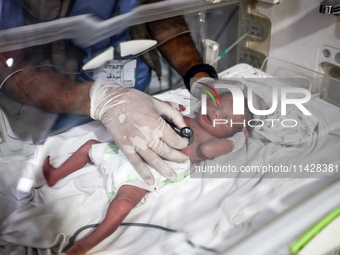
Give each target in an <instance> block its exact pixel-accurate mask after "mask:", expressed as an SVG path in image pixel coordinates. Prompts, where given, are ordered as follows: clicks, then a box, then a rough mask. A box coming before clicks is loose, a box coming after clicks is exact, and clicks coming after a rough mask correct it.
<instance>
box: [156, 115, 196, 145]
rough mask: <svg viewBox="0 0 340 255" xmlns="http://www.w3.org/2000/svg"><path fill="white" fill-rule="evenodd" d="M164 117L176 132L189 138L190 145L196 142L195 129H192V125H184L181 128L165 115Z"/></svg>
mask: <svg viewBox="0 0 340 255" xmlns="http://www.w3.org/2000/svg"><path fill="white" fill-rule="evenodd" d="M163 119H164V120H165V121H166V122H167V123H168V124H169V125H170V127H171V128H172V129H173V130H174V131H175V132H176V134H178V135H179V136H181V137H184V138H187V139H188V145H190V144H192V143H193V142H194V130H192V129H191V128H190V127H184V128H181V129H179V128H178V127H176V126H175V124H174V123H172V122H170V121H169V120H167V119H166V118H164V117H163Z"/></svg>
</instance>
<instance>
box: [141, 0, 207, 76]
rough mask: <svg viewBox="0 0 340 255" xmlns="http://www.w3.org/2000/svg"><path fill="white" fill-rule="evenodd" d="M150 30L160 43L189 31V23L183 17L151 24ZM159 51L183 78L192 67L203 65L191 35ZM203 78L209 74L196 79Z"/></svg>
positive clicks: (164, 45) (186, 34)
mask: <svg viewBox="0 0 340 255" xmlns="http://www.w3.org/2000/svg"><path fill="white" fill-rule="evenodd" d="M147 2H148V3H150V2H159V0H148V1H147ZM148 29H149V33H150V35H151V37H152V38H153V39H155V40H157V42H158V43H160V42H163V41H164V40H166V39H168V38H170V37H172V36H174V35H177V34H180V33H183V32H186V31H189V28H188V26H187V23H186V21H185V19H184V17H182V16H179V17H174V18H169V19H164V20H158V21H155V22H150V23H148ZM158 49H159V51H160V52H161V54H162V55H163V56H164V57H165V58H166V59H167V61H168V62H169V64H170V65H171V66H172V67H174V68H175V70H176V71H177V72H178V73H179V74H180V75H181V76H183V75H185V73H186V72H187V71H188V70H189V69H190V68H191V67H192V66H195V65H198V64H202V63H203V61H202V58H201V57H200V54H199V52H198V51H197V49H196V46H195V44H194V42H193V40H192V38H191V35H190V33H184V34H181V35H178V36H176V37H175V38H174V39H172V40H170V41H167V42H166V43H165V44H163V45H161V46H160V47H159V48H158ZM203 76H204V77H209V75H208V74H207V73H203V72H202V73H200V74H197V76H196V77H197V78H199V77H203Z"/></svg>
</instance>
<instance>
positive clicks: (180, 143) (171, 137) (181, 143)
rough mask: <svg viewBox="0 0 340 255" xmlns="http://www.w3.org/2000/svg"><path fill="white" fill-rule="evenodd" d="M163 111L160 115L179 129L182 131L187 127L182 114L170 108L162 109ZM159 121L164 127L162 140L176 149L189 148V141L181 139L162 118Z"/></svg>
mask: <svg viewBox="0 0 340 255" xmlns="http://www.w3.org/2000/svg"><path fill="white" fill-rule="evenodd" d="M167 106H168V105H167ZM161 109H162V110H161V111H160V115H161V116H164V117H165V118H167V119H168V120H169V121H171V122H172V123H174V124H175V126H176V127H177V128H179V129H181V128H184V127H186V124H185V122H184V119H183V116H182V114H181V113H180V112H178V111H176V110H175V109H173V108H172V107H170V106H169V107H162V108H161ZM159 121H161V122H162V124H161V126H162V127H163V130H162V131H163V134H162V140H163V141H164V142H165V143H166V144H167V145H169V146H170V147H171V148H175V149H184V148H185V147H186V146H188V139H186V138H183V137H180V136H179V135H178V134H177V133H176V132H175V131H174V130H173V129H172V128H171V127H170V125H168V124H167V123H166V122H165V121H164V120H163V119H162V118H161V119H160V120H159Z"/></svg>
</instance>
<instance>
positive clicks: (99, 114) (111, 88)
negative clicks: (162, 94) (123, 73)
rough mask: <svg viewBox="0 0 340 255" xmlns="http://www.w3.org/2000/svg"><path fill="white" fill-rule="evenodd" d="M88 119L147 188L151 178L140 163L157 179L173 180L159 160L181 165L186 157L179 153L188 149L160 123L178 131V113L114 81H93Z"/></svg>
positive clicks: (182, 124)
mask: <svg viewBox="0 0 340 255" xmlns="http://www.w3.org/2000/svg"><path fill="white" fill-rule="evenodd" d="M90 97H91V117H92V118H94V119H96V120H100V121H101V122H102V123H103V124H104V125H105V127H106V128H107V129H108V131H109V132H110V134H111V135H112V137H113V139H114V141H115V143H116V144H117V146H118V147H119V148H120V149H121V150H122V152H123V153H124V154H125V155H126V157H127V158H128V159H129V160H130V162H131V164H132V165H133V166H134V167H135V168H136V170H137V172H138V173H139V175H140V176H141V177H142V178H143V179H144V180H145V181H146V182H147V183H149V184H150V185H152V184H153V183H154V180H155V179H154V177H153V176H152V174H151V173H150V171H149V170H148V168H147V166H146V165H145V163H144V161H143V159H144V160H145V161H146V162H147V163H149V164H150V165H152V166H153V167H154V168H155V169H156V170H157V171H159V173H160V174H161V175H163V176H164V177H166V178H168V179H170V180H176V178H177V175H176V173H175V172H174V171H173V170H172V169H171V168H170V167H169V166H168V165H167V164H166V163H165V162H164V161H163V160H162V158H163V159H167V160H170V161H175V162H183V161H185V160H187V159H188V157H187V156H186V155H185V154H183V153H181V152H179V151H178V149H183V148H185V147H186V146H187V145H188V140H187V139H186V138H182V137H180V136H179V135H177V134H176V133H175V131H174V130H173V129H172V128H171V127H170V126H169V125H168V124H167V123H166V122H165V121H164V120H163V118H162V117H161V116H164V117H166V118H167V119H169V120H171V121H172V122H173V123H174V124H175V125H176V126H177V127H178V128H183V127H185V126H186V124H185V122H184V120H183V116H182V115H181V113H180V112H178V111H176V110H175V109H173V108H172V107H171V106H169V105H168V104H166V103H165V102H162V101H160V100H158V99H156V98H153V97H151V96H149V95H147V94H145V93H143V92H141V91H138V90H136V89H131V88H126V87H123V86H121V85H119V84H118V83H116V82H115V81H108V80H103V79H99V80H96V81H95V82H94V83H93V85H92V87H91V92H90Z"/></svg>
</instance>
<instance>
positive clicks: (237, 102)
mask: <svg viewBox="0 0 340 255" xmlns="http://www.w3.org/2000/svg"><path fill="white" fill-rule="evenodd" d="M200 84H201V85H203V86H205V87H207V88H208V89H210V90H211V91H212V92H213V93H214V94H215V95H216V97H217V99H218V100H219V101H220V104H221V105H222V101H221V98H220V96H219V95H218V93H217V91H216V90H215V88H216V89H221V88H224V89H227V90H229V91H230V92H231V94H232V97H233V114H234V115H244V105H245V95H244V94H243V91H242V90H241V88H239V87H238V86H235V85H231V84H225V83H221V84H215V86H214V87H215V88H213V87H211V86H210V85H208V84H206V83H200ZM200 89H201V90H203V91H204V92H206V94H204V93H203V94H202V95H201V114H202V115H206V114H207V95H209V96H210V97H211V98H212V100H213V101H214V103H215V105H217V102H216V99H215V97H214V96H213V94H212V93H211V92H210V91H209V90H208V89H206V88H200ZM280 89H281V93H280V101H281V115H287V105H295V106H296V107H297V108H298V109H299V110H300V111H301V112H302V113H303V114H304V115H307V116H308V115H312V114H311V113H310V112H309V111H308V110H307V109H306V107H305V106H304V105H303V104H305V103H307V102H308V101H309V100H310V99H311V93H310V91H309V90H307V89H304V88H295V87H282V88H280ZM292 94H295V95H296V94H300V95H302V97H299V98H289V95H292ZM278 99H279V94H278V88H273V90H272V105H271V107H270V108H269V109H265V110H263V109H255V107H254V103H253V90H252V88H247V103H248V108H249V111H250V112H251V113H252V114H253V115H257V116H267V115H270V114H272V113H274V112H275V111H276V110H277V107H278V101H279V100H278ZM268 121H270V122H272V126H273V125H274V122H277V121H280V120H279V119H264V120H262V119H251V120H249V121H248V122H247V123H245V120H244V122H243V123H240V122H238V123H235V122H234V123H233V122H232V119H231V120H226V119H214V120H213V125H214V127H215V126H216V125H224V124H227V123H229V124H230V125H231V126H232V125H233V124H238V125H239V124H243V125H244V126H246V125H248V126H250V127H260V126H263V125H264V122H268ZM280 122H281V125H282V126H284V127H295V126H296V125H297V121H296V120H294V119H284V120H283V121H280ZM289 122H291V123H293V124H290V125H288V123H289ZM252 123H256V125H254V124H252Z"/></svg>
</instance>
